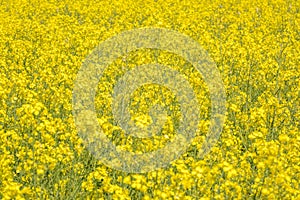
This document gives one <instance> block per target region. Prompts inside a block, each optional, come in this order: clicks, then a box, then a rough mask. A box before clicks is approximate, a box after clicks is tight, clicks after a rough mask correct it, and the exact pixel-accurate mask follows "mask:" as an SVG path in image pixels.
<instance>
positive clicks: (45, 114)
mask: <svg viewBox="0 0 300 200" xmlns="http://www.w3.org/2000/svg"><path fill="white" fill-rule="evenodd" d="M299 8H300V1H297V0H289V1H285V0H269V1H264V0H253V1H252V0H245V1H240V0H233V1H229V0H217V1H208V0H203V1H200V0H189V1H178V0H146V1H142V0H127V1H123V0H120V1H95V0H90V1H71V0H64V1H61V0H47V1H46V0H45V1H39V0H30V1H27V0H3V1H1V3H0V11H1V12H0V55H1V56H0V199H144V200H147V199H180V200H181V199H299V198H300V173H299V172H300V165H299V163H300V151H299V150H300V135H299V133H300V50H299V46H300V32H299V30H300V9H299ZM142 27H160V28H166V29H171V30H176V31H178V32H180V33H183V34H185V35H187V36H189V37H191V38H193V39H194V40H196V41H197V42H198V43H199V44H200V45H201V46H202V47H203V48H204V49H205V50H207V52H208V53H209V55H210V57H211V58H212V59H213V60H214V61H215V63H216V65H217V67H218V69H219V71H220V74H221V76H222V79H223V82H224V85H225V89H226V95H227V103H226V108H227V112H226V122H225V124H224V127H223V131H222V134H221V137H220V138H219V140H218V142H217V143H216V145H215V146H214V147H213V148H212V150H211V152H210V153H209V154H207V155H206V156H205V157H204V158H203V159H202V158H199V155H200V154H201V146H202V143H203V141H204V140H205V134H206V132H207V130H208V128H209V123H210V115H211V106H210V98H208V97H209V90H208V88H207V86H206V84H205V82H204V80H203V79H202V77H201V74H200V73H199V72H198V71H196V70H195V68H194V67H193V66H192V65H191V64H190V63H188V62H187V61H186V60H184V59H183V58H182V57H180V56H178V55H175V54H172V53H170V52H166V51H163V50H153V49H141V50H138V51H134V52H129V53H128V55H124V57H121V58H118V59H117V60H115V62H113V63H112V64H111V65H110V66H107V68H106V70H105V72H104V74H103V76H102V77H101V79H100V80H99V84H98V90H97V95H96V97H95V109H96V111H97V117H98V122H99V125H100V126H101V127H102V129H103V131H104V133H105V134H106V136H107V138H109V139H110V140H111V141H112V143H113V144H114V145H116V146H118V149H119V150H122V151H129V152H135V153H140V154H142V153H145V152H151V151H155V150H157V149H160V148H162V147H163V146H164V145H166V144H167V143H168V142H169V141H172V140H173V139H174V137H175V135H176V130H177V128H178V123H179V122H180V120H179V119H180V117H181V116H182V113H181V110H180V106H179V104H178V99H177V98H176V96H175V95H174V93H172V91H171V90H169V89H168V88H166V87H162V86H159V85H155V84H148V85H144V86H143V87H140V88H139V89H137V90H136V91H135V92H134V93H133V94H130V95H131V96H130V99H131V101H130V105H129V107H130V110H129V112H130V114H131V122H132V123H133V124H135V125H136V126H138V127H140V128H144V127H147V126H149V125H151V124H153V119H152V118H151V116H149V110H150V107H152V106H154V105H158V106H160V107H161V108H163V110H164V111H165V112H164V114H162V115H161V116H158V118H159V119H164V120H158V121H163V122H164V124H163V127H162V129H161V130H159V131H158V132H157V133H153V135H152V137H148V138H137V137H134V136H131V135H126V132H124V131H123V130H122V128H121V127H119V126H118V124H117V123H116V122H115V121H114V116H113V113H112V109H111V108H110V105H111V103H112V101H113V98H112V91H113V88H114V86H115V84H116V82H117V81H118V79H119V78H120V77H122V76H123V75H124V74H125V72H126V71H128V70H131V69H133V68H135V66H138V65H142V64H151V63H160V64H162V65H167V66H169V67H171V68H172V69H174V70H177V71H178V72H179V73H180V74H182V75H184V76H185V77H186V79H187V80H188V81H189V83H190V84H191V86H192V87H193V89H194V92H195V94H196V97H197V99H198V101H199V109H200V118H201V119H200V121H199V124H198V131H197V133H196V137H195V138H194V139H193V141H192V143H191V145H190V146H189V148H188V150H187V151H186V152H185V153H184V154H183V155H182V156H181V157H180V158H178V159H177V160H175V161H173V162H172V163H171V165H170V166H168V167H166V168H162V169H158V170H155V171H152V172H147V173H142V174H132V173H126V172H122V171H118V170H116V169H112V168H109V167H107V166H105V165H104V164H103V163H102V162H100V161H98V160H97V159H96V158H95V157H94V156H93V154H92V153H90V152H89V151H88V150H87V149H86V147H85V146H84V145H83V141H82V138H80V137H79V136H78V133H77V129H76V126H75V123H74V119H73V113H72V90H73V87H74V81H75V79H76V76H77V73H78V71H79V69H80V67H81V65H82V62H83V60H84V59H85V58H86V56H88V55H89V53H91V51H92V50H93V49H94V48H95V47H96V46H97V45H98V44H99V43H101V42H103V41H105V40H106V39H108V38H110V37H112V36H114V35H116V34H118V33H121V32H123V31H126V30H131V29H134V28H142ZM149 76H151V74H149Z"/></svg>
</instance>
